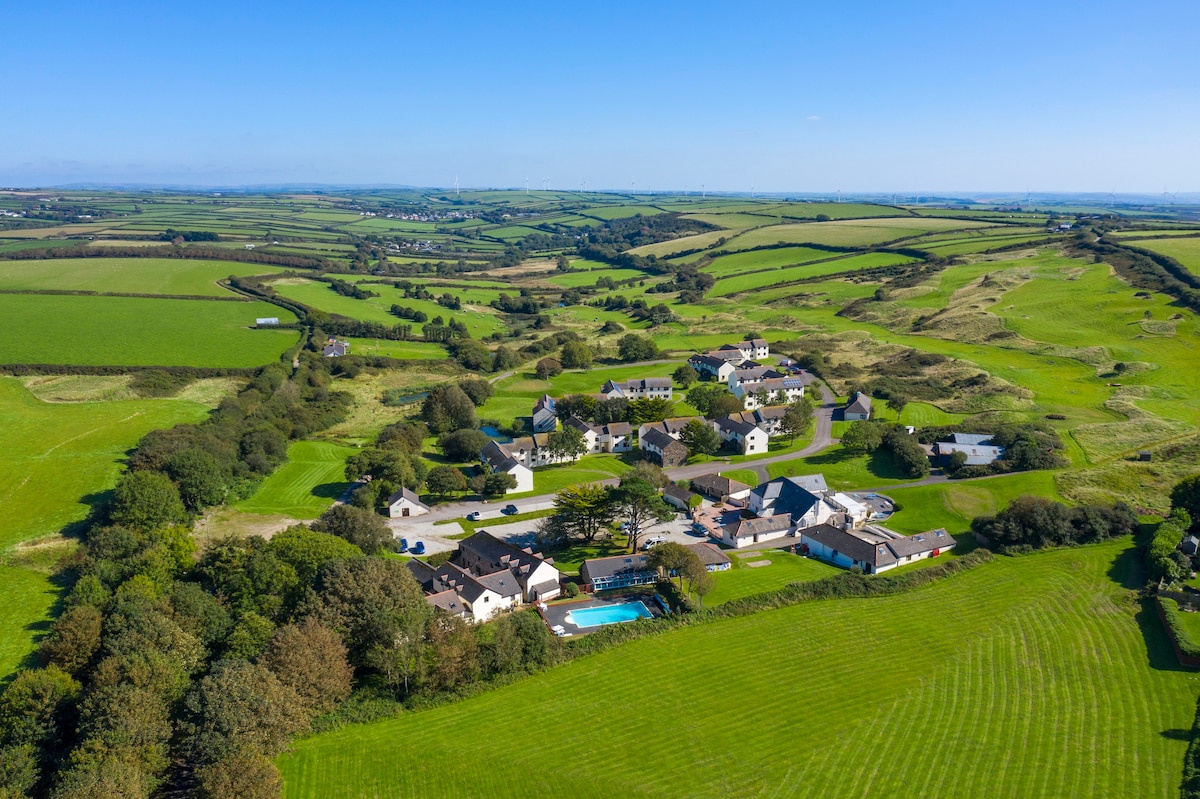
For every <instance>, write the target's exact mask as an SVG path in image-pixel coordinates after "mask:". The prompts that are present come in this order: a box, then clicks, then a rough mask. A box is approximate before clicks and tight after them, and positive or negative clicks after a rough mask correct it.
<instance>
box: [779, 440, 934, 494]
mask: <svg viewBox="0 0 1200 799" xmlns="http://www.w3.org/2000/svg"><path fill="white" fill-rule="evenodd" d="M767 474H769V475H771V478H772V479H774V478H776V477H795V476H797V475H801V474H823V475H825V482H826V484H827V485H828V486H829V488H830V489H831V490H834V491H845V490H851V489H863V488H878V487H879V486H891V485H902V484H904V483H907V482H913V481H912V480H910V479H908V478H905V477H904V476H903V475H901V474H900V473H899V472H897V471H896V469H895V467H893V466H892V458H891V456H890V455H888V454H887V453H884V452H876V453H875V454H873V455H851V454H850V453H848V452H846V451H845V450H844V449H842V446H841V445H840V444H835V445H834V446H832V447H830V448H829V449H827V450H825V451H824V452H821V453H819V454H817V455H810V456H809V457H807V458H795V459H794V460H789V461H780V462H778V463H770V464H767Z"/></svg>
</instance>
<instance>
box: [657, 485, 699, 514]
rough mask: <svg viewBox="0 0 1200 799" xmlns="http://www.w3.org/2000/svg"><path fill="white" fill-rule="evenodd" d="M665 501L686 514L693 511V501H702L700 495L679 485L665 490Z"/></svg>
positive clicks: (669, 486)
mask: <svg viewBox="0 0 1200 799" xmlns="http://www.w3.org/2000/svg"><path fill="white" fill-rule="evenodd" d="M663 499H664V500H666V503H667V504H668V505H671V506H672V507H675V508H678V509H679V510H681V511H684V512H685V513H686V512H687V511H689V510H691V509H692V502H693V501H696V502H699V501H700V495H699V494H696V493H694V492H692V491H689V490H687V489H686V488H680V487H679V486H677V485H668V486H667V487H666V488H664V489H663Z"/></svg>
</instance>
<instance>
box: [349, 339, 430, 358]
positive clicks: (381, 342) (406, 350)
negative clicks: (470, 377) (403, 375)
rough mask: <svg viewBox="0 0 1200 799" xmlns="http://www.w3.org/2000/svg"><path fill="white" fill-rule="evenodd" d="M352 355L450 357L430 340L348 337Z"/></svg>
mask: <svg viewBox="0 0 1200 799" xmlns="http://www.w3.org/2000/svg"><path fill="white" fill-rule="evenodd" d="M340 340H342V341H348V342H349V343H350V354H351V355H379V356H382V357H384V358H400V359H406V360H407V359H419V360H423V361H429V360H440V359H442V358H447V357H449V356H448V355H447V353H446V348H445V347H443V346H442V345H441V344H434V343H430V342H428V341H388V340H387V339H373V338H347V339H340Z"/></svg>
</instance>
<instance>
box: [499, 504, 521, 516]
mask: <svg viewBox="0 0 1200 799" xmlns="http://www.w3.org/2000/svg"><path fill="white" fill-rule="evenodd" d="M500 512H501V513H503V514H504V515H505V516H512V515H514V514H516V513H520V511H519V510H517V506H516V505H505V506H504V510H502V511H500Z"/></svg>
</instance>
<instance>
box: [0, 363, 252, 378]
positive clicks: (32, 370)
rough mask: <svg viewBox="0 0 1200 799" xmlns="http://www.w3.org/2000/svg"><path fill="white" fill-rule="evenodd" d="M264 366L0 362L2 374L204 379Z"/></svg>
mask: <svg viewBox="0 0 1200 799" xmlns="http://www.w3.org/2000/svg"><path fill="white" fill-rule="evenodd" d="M261 370H262V367H261V366H230V367H223V366H79V365H73V364H61V363H0V373H3V374H7V375H11V376H12V377H21V376H25V375H102V376H106V375H127V374H134V373H137V372H164V373H166V374H171V375H178V376H180V377H190V378H192V379H193V380H201V379H204V378H208V377H253V376H254V375H256V374H258V373H259V372H260V371H261Z"/></svg>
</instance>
